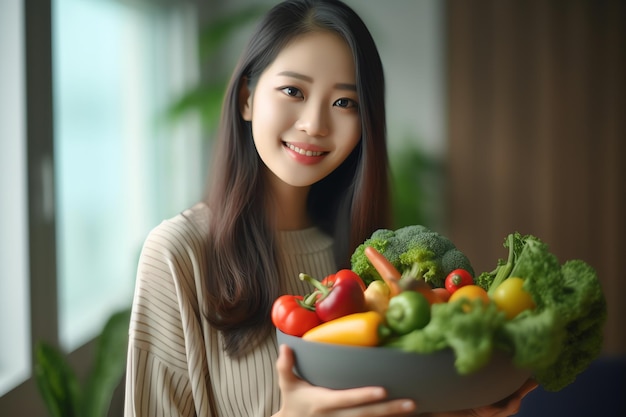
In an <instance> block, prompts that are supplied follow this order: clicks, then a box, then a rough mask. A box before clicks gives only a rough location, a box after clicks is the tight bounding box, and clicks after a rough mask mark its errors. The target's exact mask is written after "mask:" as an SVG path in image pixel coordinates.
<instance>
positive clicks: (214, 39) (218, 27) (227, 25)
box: [200, 6, 266, 60]
mask: <svg viewBox="0 0 626 417" xmlns="http://www.w3.org/2000/svg"><path fill="white" fill-rule="evenodd" d="M265 11H266V7H258V6H250V7H246V8H243V9H241V10H238V11H237V12H235V13H232V14H230V15H227V16H224V17H221V18H219V19H217V20H216V21H214V22H210V23H209V24H207V25H206V26H204V27H203V28H202V29H201V31H200V57H201V59H203V60H204V59H206V58H208V57H210V56H211V55H212V54H213V53H214V52H215V50H216V49H218V47H219V46H220V45H221V44H222V43H223V42H224V41H225V40H226V39H228V37H229V36H231V34H232V33H233V32H234V31H236V30H238V29H240V28H241V27H242V26H243V25H245V24H247V23H249V22H252V21H255V20H257V19H258V18H259V16H260V15H261V14H262V13H264V12H265Z"/></svg>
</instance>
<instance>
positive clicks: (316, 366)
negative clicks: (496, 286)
mask: <svg viewBox="0 0 626 417" xmlns="http://www.w3.org/2000/svg"><path fill="white" fill-rule="evenodd" d="M276 334H277V337H278V343H279V344H286V345H287V346H289V347H290V348H291V349H292V350H293V352H294V355H295V361H296V373H297V374H298V375H299V376H300V377H301V378H303V379H305V380H306V381H308V382H309V383H311V384H313V385H317V386H322V387H326V388H333V389H345V388H357V387H364V386H381V387H384V388H385V389H386V390H387V393H388V396H389V398H410V399H413V400H414V401H416V403H417V405H418V409H419V412H420V413H423V412H435V411H453V410H463V409H468V408H475V407H480V406H484V405H489V404H493V403H495V402H498V401H500V400H502V399H504V398H506V397H507V396H509V395H510V394H512V393H513V392H515V391H516V390H517V389H518V388H519V387H521V386H522V384H523V383H524V382H525V381H526V380H527V379H528V378H529V377H530V375H531V373H530V372H529V371H528V370H523V369H519V368H516V367H515V366H513V364H512V363H511V360H510V357H508V356H507V355H506V354H504V353H503V352H499V351H494V352H493V355H492V359H491V361H490V362H489V364H487V365H486V366H485V367H483V368H481V369H480V370H479V371H477V372H475V373H472V374H470V375H459V374H458V372H457V371H456V368H455V367H454V353H453V352H452V351H451V350H443V351H440V352H436V353H433V354H428V355H420V354H416V353H409V352H403V351H401V350H398V349H392V348H385V347H373V348H369V347H358V346H344V345H335V344H329V343H318V342H309V341H306V340H303V339H302V338H300V337H295V336H290V335H287V334H285V333H282V332H281V331H280V330H277V331H276Z"/></svg>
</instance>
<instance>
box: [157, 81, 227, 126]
mask: <svg viewBox="0 0 626 417" xmlns="http://www.w3.org/2000/svg"><path fill="white" fill-rule="evenodd" d="M225 85H226V81H223V82H222V81H218V82H215V83H210V84H209V83H207V84H203V85H198V86H196V87H194V88H193V89H192V90H190V91H188V92H187V93H185V94H184V95H182V96H181V97H180V98H179V99H178V100H176V101H175V102H174V103H173V104H172V106H171V107H170V108H169V111H168V117H169V118H170V119H171V120H176V119H177V118H179V117H181V116H183V115H184V114H187V113H188V112H190V111H197V112H199V113H200V115H201V117H202V121H203V122H204V123H205V124H206V125H207V126H215V125H216V124H217V120H218V119H219V115H220V112H221V107H222V99H223V96H224V89H225Z"/></svg>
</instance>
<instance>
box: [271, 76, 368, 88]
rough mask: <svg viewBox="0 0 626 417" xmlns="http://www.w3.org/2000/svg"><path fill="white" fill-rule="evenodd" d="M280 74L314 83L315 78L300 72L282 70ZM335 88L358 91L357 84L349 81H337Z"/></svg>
mask: <svg viewBox="0 0 626 417" xmlns="http://www.w3.org/2000/svg"><path fill="white" fill-rule="evenodd" d="M278 75H284V76H287V77H291V78H297V79H299V80H302V81H306V82H308V83H312V82H313V78H312V77H309V76H308V75H304V74H300V73H299V72H294V71H281V72H279V73H278ZM335 88H337V89H339V90H349V91H356V85H354V84H348V83H337V84H335Z"/></svg>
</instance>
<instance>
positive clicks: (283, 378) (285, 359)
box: [276, 345, 299, 384]
mask: <svg viewBox="0 0 626 417" xmlns="http://www.w3.org/2000/svg"><path fill="white" fill-rule="evenodd" d="M294 366H295V360H294V357H293V351H292V350H291V349H290V348H289V346H287V345H280V347H279V350H278V360H277V361H276V371H277V372H278V379H279V381H280V383H281V384H284V383H290V382H295V381H296V380H298V379H299V378H298V377H297V376H296V375H295V374H294V372H293V367H294Z"/></svg>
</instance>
